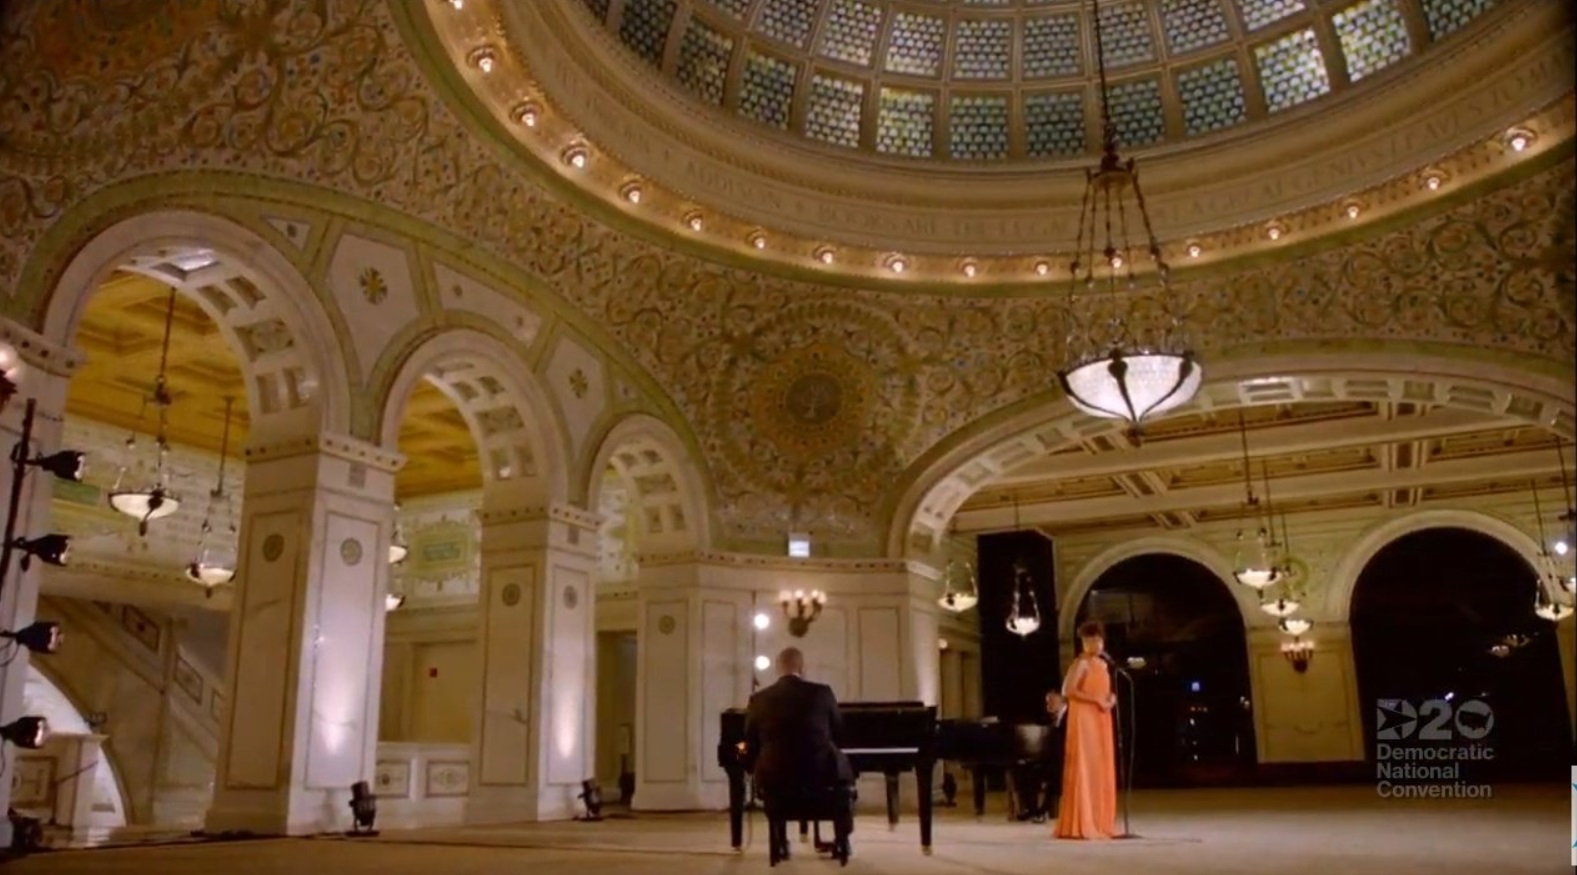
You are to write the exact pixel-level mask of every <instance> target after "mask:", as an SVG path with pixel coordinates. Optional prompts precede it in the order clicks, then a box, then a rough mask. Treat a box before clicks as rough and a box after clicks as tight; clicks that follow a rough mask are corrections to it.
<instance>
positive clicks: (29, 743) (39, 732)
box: [0, 715, 49, 750]
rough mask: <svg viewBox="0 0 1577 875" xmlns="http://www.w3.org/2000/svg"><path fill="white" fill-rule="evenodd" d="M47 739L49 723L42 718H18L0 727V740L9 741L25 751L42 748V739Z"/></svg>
mask: <svg viewBox="0 0 1577 875" xmlns="http://www.w3.org/2000/svg"><path fill="white" fill-rule="evenodd" d="M48 737H49V721H48V720H45V719H44V718H42V717H37V716H33V715H29V716H27V717H18V718H17V719H16V720H15V721H14V722H12V723H7V724H6V725H4V726H0V740H4V741H9V742H11V743H12V744H14V745H16V746H17V747H20V748H24V749H26V750H37V749H39V748H40V747H43V745H44V739H46V738H48Z"/></svg>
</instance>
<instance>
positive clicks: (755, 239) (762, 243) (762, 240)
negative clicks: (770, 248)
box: [750, 231, 767, 249]
mask: <svg viewBox="0 0 1577 875" xmlns="http://www.w3.org/2000/svg"><path fill="white" fill-rule="evenodd" d="M750 245H751V246H754V247H756V248H757V249H765V248H767V235H765V234H763V233H761V232H760V231H757V232H756V233H754V234H751V235H750Z"/></svg>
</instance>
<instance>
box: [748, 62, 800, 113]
mask: <svg viewBox="0 0 1577 875" xmlns="http://www.w3.org/2000/svg"><path fill="white" fill-rule="evenodd" d="M798 79H799V68H798V67H796V66H795V65H793V64H790V63H789V62H787V61H784V60H780V59H778V58H774V57H772V56H771V55H763V54H760V53H759V52H751V53H750V54H749V56H747V57H746V58H745V71H744V73H743V74H742V76H741V78H740V82H739V112H740V114H741V115H743V116H744V117H745V118H748V119H751V120H752V121H758V122H761V123H762V124H764V125H771V126H773V127H775V128H779V129H782V130H785V131H786V130H788V126H789V113H791V112H792V111H793V106H794V84H795V82H797V81H798Z"/></svg>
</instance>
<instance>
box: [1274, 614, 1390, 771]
mask: <svg viewBox="0 0 1577 875" xmlns="http://www.w3.org/2000/svg"><path fill="white" fill-rule="evenodd" d="M1284 640H1286V636H1285V635H1282V634H1281V633H1280V632H1279V631H1278V630H1276V629H1275V628H1273V627H1272V628H1265V627H1250V628H1249V630H1248V671H1249V684H1250V689H1251V690H1252V691H1253V692H1252V701H1253V703H1254V737H1255V741H1256V744H1257V746H1258V749H1259V751H1258V752H1259V761H1260V762H1261V763H1311V762H1354V761H1360V760H1363V759H1364V756H1365V752H1364V742H1363V720H1362V716H1361V712H1360V711H1359V710H1358V709H1359V708H1360V707H1361V704H1362V703H1360V702H1359V701H1358V681H1357V677H1358V676H1357V672H1356V671H1355V669H1354V663H1353V649H1352V634H1351V631H1350V630H1349V629H1348V626H1347V624H1346V623H1336V622H1320V623H1316V624H1315V626H1314V628H1313V629H1312V630H1310V631H1309V632H1308V633H1307V634H1305V635H1304V636H1303V640H1305V641H1311V642H1313V643H1314V656H1313V659H1312V660H1311V661H1310V662H1309V665H1308V668H1307V669H1306V670H1304V671H1303V672H1298V671H1296V670H1294V668H1293V666H1292V664H1291V663H1289V662H1288V661H1287V658H1286V657H1285V656H1283V655H1282V652H1281V645H1282V642H1283V641H1284Z"/></svg>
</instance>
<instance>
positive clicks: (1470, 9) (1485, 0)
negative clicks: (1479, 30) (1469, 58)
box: [1423, 0, 1495, 39]
mask: <svg viewBox="0 0 1577 875" xmlns="http://www.w3.org/2000/svg"><path fill="white" fill-rule="evenodd" d="M1423 3H1424V19H1425V20H1426V21H1427V22H1429V36H1430V37H1431V38H1433V39H1441V38H1442V37H1445V36H1447V35H1448V34H1451V33H1455V32H1456V31H1457V30H1459V29H1461V28H1462V27H1464V26H1465V25H1466V24H1467V23H1468V22H1470V21H1472V20H1473V19H1475V18H1477V17H1478V16H1479V15H1480V14H1482V13H1483V12H1484V11H1485V10H1487V9H1489V8H1490V7H1491V6H1494V5H1495V0H1423Z"/></svg>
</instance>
